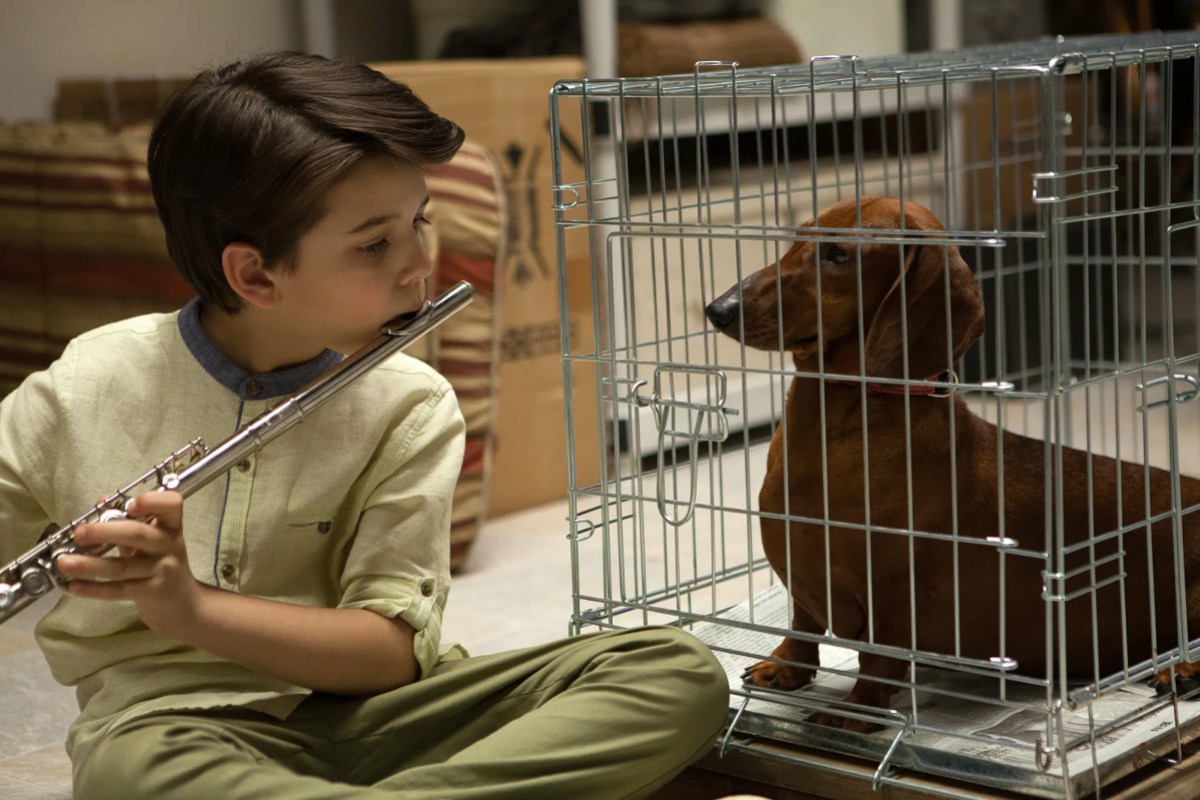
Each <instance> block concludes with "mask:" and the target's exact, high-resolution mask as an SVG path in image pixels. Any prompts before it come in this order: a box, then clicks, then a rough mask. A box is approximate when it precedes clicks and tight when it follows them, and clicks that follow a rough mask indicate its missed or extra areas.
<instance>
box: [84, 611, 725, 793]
mask: <svg viewBox="0 0 1200 800" xmlns="http://www.w3.org/2000/svg"><path fill="white" fill-rule="evenodd" d="M727 712H728V683H727V680H726V677H725V674H724V672H723V671H722V670H721V668H720V667H719V666H718V664H717V662H716V659H714V658H713V656H712V654H711V653H710V652H709V650H708V649H707V647H705V646H704V645H703V644H701V643H700V642H699V641H697V640H696V639H695V638H693V637H692V636H691V635H689V634H687V633H684V632H681V631H679V630H676V629H673V628H644V629H638V630H633V631H617V632H608V633H599V634H592V635H589V636H581V637H576V638H572V639H565V640H562V641H559V642H554V643H551V644H546V645H539V646H537V647H533V648H528V649H525V650H517V651H513V652H508V653H499V654H496V655H490V656H481V657H478V658H468V659H463V660H459V661H446V662H443V663H441V664H439V665H438V666H437V667H435V668H434V669H433V670H432V671H431V673H430V675H429V676H428V677H426V678H423V679H422V680H420V681H417V682H416V683H414V684H411V685H409V686H405V687H402V688H400V689H396V690H393V691H391V692H386V693H384V694H380V695H375V696H373V697H367V698H345V697H337V696H333V695H327V694H316V695H313V696H312V697H310V698H308V699H306V700H305V701H304V702H303V703H301V704H300V706H299V707H298V708H297V709H296V710H295V711H294V712H293V713H292V714H291V716H289V717H288V719H287V720H278V719H275V718H274V717H271V716H269V715H266V714H261V713H258V712H254V711H249V710H245V709H236V708H225V709H218V710H214V711H198V712H183V713H177V714H161V715H155V716H149V717H143V718H141V719H137V720H133V721H131V722H128V723H126V724H124V725H121V726H118V727H117V728H116V729H115V730H114V731H112V732H111V733H109V734H108V735H107V736H106V737H105V739H104V740H103V741H102V742H101V743H100V744H99V745H98V746H97V747H96V749H95V750H94V751H93V753H92V755H91V757H89V758H88V760H87V762H86V763H84V764H82V765H80V769H79V770H77V773H76V784H75V796H76V797H77V798H80V799H81V800H84V799H86V800H104V799H105V798H114V800H115V799H116V798H119V799H120V800H136V799H137V798H147V799H148V798H154V800H185V799H186V800H214V798H215V799H216V800H328V799H329V798H362V799H364V800H366V799H368V798H371V799H373V798H393V799H395V798H405V800H409V799H411V800H417V799H418V798H419V799H420V800H441V798H456V800H472V799H473V798H488V800H503V798H521V800H539V798H546V799H547V800H586V798H627V797H642V796H644V795H646V794H648V793H650V792H651V791H653V790H654V789H656V788H657V787H659V786H661V785H663V784H664V783H666V782H667V781H668V780H670V778H671V777H672V776H673V775H675V774H676V773H677V772H679V771H680V770H681V769H683V767H685V766H686V765H687V764H689V763H690V762H691V761H693V760H694V759H696V758H699V757H700V756H701V755H703V754H704V753H705V752H706V751H707V750H708V748H709V747H711V746H712V743H713V741H714V740H715V738H716V736H717V735H718V733H719V731H720V730H721V728H722V726H723V724H724V722H725V719H726V715H727Z"/></svg>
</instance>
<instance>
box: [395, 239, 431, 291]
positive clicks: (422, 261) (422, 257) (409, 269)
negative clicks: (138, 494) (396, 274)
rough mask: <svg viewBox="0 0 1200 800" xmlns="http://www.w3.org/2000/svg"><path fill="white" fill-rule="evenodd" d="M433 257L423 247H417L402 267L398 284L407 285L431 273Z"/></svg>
mask: <svg viewBox="0 0 1200 800" xmlns="http://www.w3.org/2000/svg"><path fill="white" fill-rule="evenodd" d="M433 267H434V263H433V259H432V258H430V256H429V253H428V252H426V250H425V248H423V247H421V248H418V251H417V252H416V253H413V256H412V258H411V259H410V260H409V262H408V264H407V265H405V267H404V269H403V270H402V271H401V272H400V285H401V286H407V285H408V284H410V283H415V282H416V281H423V280H425V279H426V278H428V277H429V276H430V275H432V274H433Z"/></svg>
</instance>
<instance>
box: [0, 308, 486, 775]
mask: <svg viewBox="0 0 1200 800" xmlns="http://www.w3.org/2000/svg"><path fill="white" fill-rule="evenodd" d="M197 309H198V307H197V306H196V305H195V303H193V304H192V305H190V306H188V307H187V308H185V309H184V310H183V311H182V312H179V313H176V314H156V315H148V316H143V317H137V318H134V319H131V320H127V321H124V322H120V323H116V324H113V325H109V326H106V327H103V328H99V329H97V330H95V331H92V332H90V333H87V334H85V335H83V336H81V337H79V338H78V339H76V340H74V341H73V342H72V343H71V344H70V345H69V346H68V347H67V349H66V351H65V352H64V354H63V356H62V357H61V358H60V359H59V360H58V361H57V362H55V364H53V365H52V366H51V367H50V368H49V369H48V370H46V371H44V372H40V373H37V374H35V375H33V376H31V377H30V378H29V379H27V380H26V381H25V383H24V384H22V385H21V387H19V388H18V389H17V390H16V391H15V392H14V393H12V394H11V395H9V396H8V397H7V398H5V399H4V401H3V402H0V559H2V563H8V562H10V561H12V560H13V559H15V558H16V557H17V556H19V555H20V554H21V553H22V552H24V551H26V550H28V549H29V548H31V547H32V546H33V545H34V543H35V541H36V539H37V536H38V535H39V534H40V533H41V531H42V530H43V528H45V527H46V526H47V525H48V524H50V523H51V522H54V523H57V524H60V525H61V524H63V523H65V522H68V521H70V520H71V519H74V518H77V517H78V516H80V515H81V514H82V513H84V512H85V511H86V510H87V509H89V508H91V506H92V505H93V504H94V503H95V502H96V501H97V499H98V498H99V497H101V496H103V495H108V494H111V493H113V492H114V491H115V490H117V489H119V488H121V487H123V486H125V485H126V484H128V483H129V482H130V481H132V480H133V479H134V478H136V477H137V476H139V475H141V474H142V473H144V472H146V471H147V470H148V469H150V467H152V466H153V465H154V464H156V463H158V462H159V461H161V460H162V459H163V458H165V457H166V456H167V455H168V454H170V453H171V452H173V451H175V450H177V449H179V448H180V447H181V446H182V445H183V444H185V443H186V442H188V441H190V440H191V439H193V438H195V437H197V436H201V437H203V439H204V441H205V442H206V443H207V444H209V445H215V444H216V443H218V442H220V441H222V440H223V439H225V438H226V437H228V436H229V435H230V434H232V433H233V432H234V431H235V430H236V429H237V428H238V427H239V426H240V425H242V424H244V423H245V422H247V421H249V420H251V419H253V418H254V417H255V416H256V415H258V414H259V413H261V412H262V411H264V410H266V409H267V408H269V407H270V406H272V405H274V404H275V403H277V402H279V401H280V399H281V398H280V396H279V395H280V394H285V393H288V392H291V391H294V390H295V389H296V388H298V387H299V386H300V385H302V384H303V383H305V382H307V380H308V379H310V378H311V377H313V375H315V374H318V373H319V372H321V371H322V370H323V369H324V368H325V367H327V366H328V365H329V363H330V362H331V361H334V360H336V357H335V356H333V354H332V353H326V354H325V356H324V357H323V358H321V359H318V360H317V361H314V362H312V363H310V364H308V365H302V366H301V367H298V368H294V369H291V370H287V371H284V372H281V373H271V374H268V375H263V376H252V375H246V374H245V373H243V372H241V371H240V370H238V369H237V367H235V366H234V365H233V364H232V363H231V362H228V360H227V359H224V357H223V356H221V355H220V354H219V353H218V352H217V351H216V350H215V348H213V347H212V345H211V343H210V342H208V340H207V339H206V338H205V337H204V336H203V332H202V331H201V330H200V327H199V324H198V316H197ZM185 340H186V341H185ZM268 394H275V395H276V396H274V397H268V396H267V395H268ZM462 454H463V421H462V417H461V415H460V413H459V410H458V404H457V402H456V400H455V397H454V394H453V391H452V390H451V389H450V386H449V385H448V384H447V383H446V381H445V380H444V379H443V378H442V377H441V376H440V375H438V374H437V373H436V372H434V371H433V370H432V369H431V368H429V367H428V366H426V365H425V364H422V363H421V362H419V361H416V360H415V359H412V358H409V357H408V356H405V355H403V354H400V355H396V356H394V357H392V358H390V359H389V360H388V361H387V362H386V363H384V364H383V365H381V366H379V367H376V368H375V369H374V370H372V371H370V372H369V373H367V374H366V375H365V376H363V377H362V378H360V379H358V380H357V381H355V382H354V383H352V384H350V385H348V386H347V387H346V388H344V389H343V390H342V391H341V392H340V393H338V394H337V395H335V396H334V397H333V398H331V399H330V400H329V401H328V402H327V403H325V404H324V405H323V406H321V407H320V408H318V409H317V410H315V411H314V412H313V413H312V414H311V415H309V416H306V417H305V419H304V421H303V422H302V423H301V424H300V425H299V426H297V427H295V428H293V429H292V430H290V431H288V432H287V433H285V434H283V436H281V437H280V438H278V439H276V440H274V441H273V442H271V443H269V444H268V445H267V446H266V447H265V448H264V449H262V450H260V451H259V452H258V453H257V454H255V455H254V456H252V457H251V458H249V459H248V460H247V461H245V462H243V463H242V464H240V465H239V466H238V467H236V468H234V469H232V470H230V471H229V472H228V473H226V475H225V476H224V477H222V478H218V479H216V480H214V481H212V482H211V483H210V484H208V485H207V486H205V487H204V488H203V489H201V490H199V491H198V492H197V493H196V494H194V495H192V496H190V497H189V498H188V499H187V502H186V503H185V505H184V537H185V540H186V542H187V549H188V559H189V563H190V565H191V569H192V572H193V574H194V575H195V576H196V578H197V579H198V580H200V581H202V582H204V583H207V584H209V585H213V586H220V587H221V588H224V589H229V590H233V591H238V592H242V593H245V594H248V595H255V596H258V597H265V598H270V599H273V600H279V601H282V602H287V603H296V604H300V605H308V606H321V607H344V608H364V609H369V610H371V611H374V612H377V613H379V614H381V615H383V616H385V617H400V618H402V619H403V620H405V621H406V622H407V623H408V624H410V625H411V626H412V627H413V628H414V629H415V630H416V631H417V635H416V641H415V649H416V657H417V661H418V662H419V664H420V666H421V671H422V674H426V673H428V671H429V669H430V668H431V667H432V666H433V665H434V663H436V661H437V660H438V658H439V646H440V630H441V618H442V609H443V607H444V605H445V602H446V596H447V593H448V590H449V518H450V497H451V493H452V491H453V488H454V484H455V481H456V479H457V477H458V473H459V469H460V468H461V465H462ZM36 634H37V640H38V643H39V645H40V646H41V648H42V651H43V653H44V654H45V656H46V660H47V662H48V663H49V665H50V668H51V670H52V672H53V674H54V677H55V678H56V679H57V680H58V681H60V682H61V683H63V684H66V685H70V686H75V687H76V694H77V697H78V700H79V706H80V716H79V718H78V719H77V720H76V722H75V723H74V725H73V726H72V728H71V732H70V735H69V736H68V739H67V750H68V752H69V753H70V755H71V758H72V761H73V762H74V763H75V765H76V768H77V769H78V765H79V764H81V763H82V762H83V760H84V759H85V758H86V756H87V754H88V752H89V750H90V748H91V746H92V744H93V742H94V741H95V740H96V739H97V737H99V736H102V735H103V734H104V732H105V731H106V730H108V729H110V728H111V727H112V726H114V725H116V724H118V723H120V722H123V721H126V720H129V719H132V718H134V717H137V716H142V715H145V714H148V713H151V712H158V711H165V710H182V709H202V708H213V707H219V706H250V707H254V708H257V709H260V710H262V711H265V712H267V713H270V714H273V715H275V716H277V717H279V718H284V717H286V716H287V715H288V714H289V713H290V712H291V710H292V709H294V708H295V707H296V705H297V704H299V703H300V701H301V700H302V699H303V698H304V697H306V696H307V695H308V694H309V692H308V690H306V689H303V688H301V687H298V686H292V685H290V684H287V683H284V682H282V681H279V680H275V679H273V678H268V677H265V676H263V675H260V674H257V673H255V672H253V671H252V670H250V669H247V668H245V667H242V666H239V665H237V664H234V663H232V662H230V661H227V660H224V659H222V658H218V657H216V656H213V655H210V654H208V653H206V652H203V651H200V650H197V649H195V648H192V647H190V646H188V645H185V644H182V643H180V642H178V641H175V640H172V639H167V638H165V637H162V636H159V635H158V634H156V633H153V632H152V631H150V630H149V629H147V628H146V626H145V625H143V624H142V622H141V620H140V619H139V618H138V616H137V614H136V613H135V610H134V607H133V604H132V603H123V602H122V603H113V602H103V601H98V600H85V599H79V598H75V597H71V596H69V595H65V594H64V595H63V596H62V599H61V600H60V601H59V602H58V604H57V605H56V606H55V608H54V610H53V611H51V612H50V613H49V614H47V615H46V617H45V618H44V619H42V620H41V622H40V623H39V624H38V626H37V631H36ZM456 654H457V653H456Z"/></svg>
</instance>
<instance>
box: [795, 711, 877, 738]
mask: <svg viewBox="0 0 1200 800" xmlns="http://www.w3.org/2000/svg"><path fill="white" fill-rule="evenodd" d="M808 721H809V722H811V723H812V724H814V725H820V726H822V727H825V728H837V729H838V730H843V731H849V732H850V733H875V731H881V730H883V726H882V725H879V724H877V723H874V722H868V721H867V720H865V719H859V718H857V717H843V716H841V715H838V714H830V713H827V712H821V713H819V714H813V715H812V716H810V717H809V718H808Z"/></svg>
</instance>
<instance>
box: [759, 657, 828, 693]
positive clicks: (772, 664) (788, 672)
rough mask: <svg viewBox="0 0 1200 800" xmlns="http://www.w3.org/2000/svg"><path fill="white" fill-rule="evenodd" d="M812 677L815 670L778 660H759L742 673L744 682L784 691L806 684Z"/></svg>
mask: <svg viewBox="0 0 1200 800" xmlns="http://www.w3.org/2000/svg"><path fill="white" fill-rule="evenodd" d="M812 679H813V670H811V669H801V668H800V667H794V666H791V665H789V664H781V663H779V662H778V661H759V662H758V663H757V664H752V665H750V666H749V667H747V668H746V671H745V672H743V673H742V682H743V683H748V684H750V685H752V686H761V687H763V688H765V689H778V690H780V691H784V692H790V691H792V690H793V689H799V688H800V687H801V686H806V685H808V683H809V682H810V681H811V680H812Z"/></svg>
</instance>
